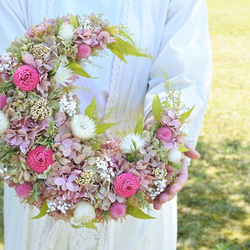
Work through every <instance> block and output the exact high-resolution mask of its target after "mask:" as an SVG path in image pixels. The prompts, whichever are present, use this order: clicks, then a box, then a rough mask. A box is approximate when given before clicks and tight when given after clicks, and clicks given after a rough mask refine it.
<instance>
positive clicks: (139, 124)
mask: <svg viewBox="0 0 250 250" xmlns="http://www.w3.org/2000/svg"><path fill="white" fill-rule="evenodd" d="M142 132H143V124H142V117H141V114H140V116H139V118H138V119H137V123H136V126H135V134H138V135H142Z"/></svg>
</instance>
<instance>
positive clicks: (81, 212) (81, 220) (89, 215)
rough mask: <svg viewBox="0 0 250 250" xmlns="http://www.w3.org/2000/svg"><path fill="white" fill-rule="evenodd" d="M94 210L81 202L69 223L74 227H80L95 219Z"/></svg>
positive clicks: (86, 202)
mask: <svg viewBox="0 0 250 250" xmlns="http://www.w3.org/2000/svg"><path fill="white" fill-rule="evenodd" d="M95 217H96V214H95V209H94V207H93V206H92V205H91V203H90V202H88V201H81V202H79V203H78V204H77V205H76V209H75V211H74V217H73V218H72V219H71V220H70V222H71V223H72V224H73V225H75V226H80V225H83V224H85V223H89V222H91V221H92V220H93V219H95Z"/></svg>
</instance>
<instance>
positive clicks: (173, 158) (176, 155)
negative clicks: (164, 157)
mask: <svg viewBox="0 0 250 250" xmlns="http://www.w3.org/2000/svg"><path fill="white" fill-rule="evenodd" d="M182 157H183V154H182V152H181V151H180V150H179V149H178V148H173V149H171V150H170V151H169V153H168V161H170V162H173V163H174V164H179V163H180V161H181V159H182Z"/></svg>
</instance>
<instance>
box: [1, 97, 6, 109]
mask: <svg viewBox="0 0 250 250" xmlns="http://www.w3.org/2000/svg"><path fill="white" fill-rule="evenodd" d="M6 104H7V96H6V95H3V94H2V93H0V110H2V109H3V108H4V107H5V106H6Z"/></svg>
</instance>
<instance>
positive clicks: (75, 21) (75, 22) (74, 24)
mask: <svg viewBox="0 0 250 250" xmlns="http://www.w3.org/2000/svg"><path fill="white" fill-rule="evenodd" d="M70 24H71V25H73V26H74V27H75V28H77V27H78V21H77V19H76V18H75V16H73V15H72V14H71V16H70Z"/></svg>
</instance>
